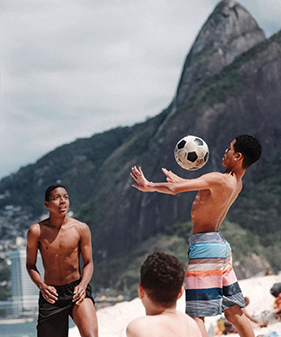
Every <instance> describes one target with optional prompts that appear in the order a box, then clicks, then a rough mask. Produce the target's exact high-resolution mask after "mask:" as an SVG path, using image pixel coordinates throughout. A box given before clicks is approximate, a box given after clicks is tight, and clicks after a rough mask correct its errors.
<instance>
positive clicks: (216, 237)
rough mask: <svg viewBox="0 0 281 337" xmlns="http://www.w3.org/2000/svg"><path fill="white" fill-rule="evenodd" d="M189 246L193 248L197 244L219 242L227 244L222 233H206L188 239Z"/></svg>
mask: <svg viewBox="0 0 281 337" xmlns="http://www.w3.org/2000/svg"><path fill="white" fill-rule="evenodd" d="M188 242H189V245H190V246H192V245H194V244H196V243H205V242H218V243H225V242H227V241H226V239H225V238H224V236H223V235H222V234H221V232H206V233H197V234H193V235H191V237H190V238H189V239H188Z"/></svg>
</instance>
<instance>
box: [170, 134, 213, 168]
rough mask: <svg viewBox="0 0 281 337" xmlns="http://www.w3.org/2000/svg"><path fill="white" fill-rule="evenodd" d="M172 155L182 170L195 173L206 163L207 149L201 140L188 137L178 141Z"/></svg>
mask: <svg viewBox="0 0 281 337" xmlns="http://www.w3.org/2000/svg"><path fill="white" fill-rule="evenodd" d="M174 155H175V159H176V162H177V163H178V164H179V165H180V166H181V167H182V168H184V169H185V170H191V171H195V170H198V169H200V168H201V167H203V166H204V165H205V164H206V163H207V161H208V159H209V148H208V145H207V144H206V143H205V141H204V140H203V139H201V138H199V137H196V136H191V135H188V136H186V137H184V138H182V139H181V140H179V141H178V143H177V145H176V147H175V150H174Z"/></svg>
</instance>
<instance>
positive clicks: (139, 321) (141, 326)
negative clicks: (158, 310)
mask: <svg viewBox="0 0 281 337" xmlns="http://www.w3.org/2000/svg"><path fill="white" fill-rule="evenodd" d="M167 328H169V331H170V332H171V336H172V335H174V334H173V330H174V332H175V331H177V335H178V336H188V335H190V336H193V337H201V333H200V330H199V328H198V326H197V324H196V322H195V321H194V320H193V319H192V318H191V317H190V316H188V315H186V314H185V313H183V312H180V311H178V310H177V311H176V312H175V314H173V315H165V314H160V315H148V316H143V317H138V318H136V319H134V320H133V321H131V322H130V323H129V325H128V326H127V329H126V334H127V337H150V336H162V335H163V333H164V334H165V333H166V332H167ZM161 330H163V333H162V332H161ZM165 331H166V332H165Z"/></svg>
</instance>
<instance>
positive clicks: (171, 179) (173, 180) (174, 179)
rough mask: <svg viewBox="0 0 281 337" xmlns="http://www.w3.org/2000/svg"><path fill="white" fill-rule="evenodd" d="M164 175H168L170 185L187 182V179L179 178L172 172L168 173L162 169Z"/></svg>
mask: <svg viewBox="0 0 281 337" xmlns="http://www.w3.org/2000/svg"><path fill="white" fill-rule="evenodd" d="M162 171H163V173H164V174H165V175H166V180H167V182H168V183H180V182H181V181H185V180H186V179H184V178H181V177H179V176H177V175H176V174H175V173H173V172H172V171H170V170H169V171H168V170H167V169H165V168H162Z"/></svg>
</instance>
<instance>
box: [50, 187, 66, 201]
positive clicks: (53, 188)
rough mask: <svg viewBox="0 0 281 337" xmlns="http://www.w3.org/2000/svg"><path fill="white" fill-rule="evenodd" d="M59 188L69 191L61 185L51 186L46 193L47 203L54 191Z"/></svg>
mask: <svg viewBox="0 0 281 337" xmlns="http://www.w3.org/2000/svg"><path fill="white" fill-rule="evenodd" d="M59 187H62V188H64V189H65V190H66V191H67V189H66V188H65V187H64V186H63V185H61V184H55V185H51V186H49V187H48V188H47V189H46V192H45V201H50V195H51V193H52V191H53V190H55V189H56V188H59Z"/></svg>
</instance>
